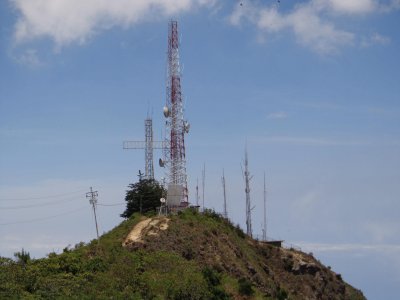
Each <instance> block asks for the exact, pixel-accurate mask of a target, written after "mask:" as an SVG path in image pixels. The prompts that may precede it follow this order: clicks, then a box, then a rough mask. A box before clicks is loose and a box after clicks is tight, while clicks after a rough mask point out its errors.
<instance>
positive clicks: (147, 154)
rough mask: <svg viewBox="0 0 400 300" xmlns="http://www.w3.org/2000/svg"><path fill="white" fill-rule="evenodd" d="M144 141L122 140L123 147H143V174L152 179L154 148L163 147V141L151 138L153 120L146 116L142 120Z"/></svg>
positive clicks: (127, 148)
mask: <svg viewBox="0 0 400 300" xmlns="http://www.w3.org/2000/svg"><path fill="white" fill-rule="evenodd" d="M144 133H145V140H144V141H124V142H123V146H122V147H123V149H126V150H129V149H144V176H145V178H146V179H154V162H153V152H154V149H161V150H163V149H165V147H166V145H165V141H154V140H153V120H152V119H151V118H150V117H147V118H146V119H145V120H144Z"/></svg>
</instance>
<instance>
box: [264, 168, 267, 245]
mask: <svg viewBox="0 0 400 300" xmlns="http://www.w3.org/2000/svg"><path fill="white" fill-rule="evenodd" d="M263 240H264V241H266V240H267V188H266V185H265V172H264V229H263Z"/></svg>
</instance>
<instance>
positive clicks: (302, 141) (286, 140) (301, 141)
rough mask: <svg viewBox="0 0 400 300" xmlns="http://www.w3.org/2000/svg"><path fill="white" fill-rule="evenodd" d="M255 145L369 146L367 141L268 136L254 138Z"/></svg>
mask: <svg viewBox="0 0 400 300" xmlns="http://www.w3.org/2000/svg"><path fill="white" fill-rule="evenodd" d="M252 142H254V143H268V144H293V145H298V146H365V145H369V144H370V143H369V142H366V141H355V140H339V139H329V138H323V137H305V136H267V137H256V138H252Z"/></svg>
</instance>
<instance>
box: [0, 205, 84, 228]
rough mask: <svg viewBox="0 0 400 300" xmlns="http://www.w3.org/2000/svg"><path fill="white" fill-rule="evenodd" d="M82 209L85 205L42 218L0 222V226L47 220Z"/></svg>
mask: <svg viewBox="0 0 400 300" xmlns="http://www.w3.org/2000/svg"><path fill="white" fill-rule="evenodd" d="M83 209H86V206H85V207H81V208H78V209H75V210H71V211H67V212H65V213H62V214H57V215H53V216H48V217H44V218H37V219H32V220H26V221H19V222H9V223H0V226H5V225H14V224H25V223H36V222H41V221H45V220H48V219H53V218H57V217H61V216H65V215H69V214H72V213H75V212H78V211H80V210H83Z"/></svg>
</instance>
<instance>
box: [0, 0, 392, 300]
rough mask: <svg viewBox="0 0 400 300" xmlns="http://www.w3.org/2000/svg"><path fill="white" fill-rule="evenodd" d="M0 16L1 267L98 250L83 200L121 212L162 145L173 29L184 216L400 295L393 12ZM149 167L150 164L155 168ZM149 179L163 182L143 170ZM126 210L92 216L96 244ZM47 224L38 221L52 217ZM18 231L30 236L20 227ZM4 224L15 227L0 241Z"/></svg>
mask: <svg viewBox="0 0 400 300" xmlns="http://www.w3.org/2000/svg"><path fill="white" fill-rule="evenodd" d="M239 3H240V2H239V1H222V0H165V1H162V0H152V1H149V0H146V1H145V0H137V1H133V0H119V1H105V0H86V1H85V2H83V1H77V0H73V1H72V0H58V1H50V0H49V1H39V0H29V1H27V0H13V1H2V2H1V3H0V68H1V69H0V141H1V148H0V237H1V239H0V255H3V256H12V254H13V253H14V252H15V251H18V250H20V249H21V248H22V247H24V248H25V249H26V250H28V251H29V252H30V253H31V254H32V255H33V256H35V257H42V256H45V255H46V253H49V252H50V251H53V250H54V251H62V249H63V248H64V247H65V246H67V245H68V244H71V245H74V244H75V243H78V242H80V241H89V240H90V239H92V238H94V237H95V228H94V224H93V217H92V212H91V210H90V206H89V203H88V201H87V199H86V198H85V192H87V191H88V190H89V187H90V186H93V188H94V189H96V190H98V191H99V203H103V204H118V203H122V202H123V198H124V193H125V190H126V187H127V185H128V184H129V183H131V182H133V181H135V180H136V179H137V177H136V174H137V173H138V170H139V169H141V170H143V168H144V153H143V152H142V151H124V150H122V141H123V140H142V139H143V138H144V118H145V117H146V115H147V113H148V112H150V113H151V112H152V113H153V122H154V134H155V136H157V137H160V133H161V131H162V129H163V127H162V126H163V116H162V107H163V105H164V103H165V71H166V50H167V49H166V46H167V24H168V20H170V19H171V18H176V19H177V20H178V21H179V26H180V33H181V34H182V39H181V63H182V65H183V79H182V80H183V93H184V98H185V103H186V112H185V114H186V117H187V119H188V120H189V121H190V123H191V125H192V126H191V132H190V134H189V135H188V136H187V139H186V148H187V158H188V162H187V167H188V176H189V185H190V197H191V199H192V201H195V200H194V195H195V185H196V179H197V178H199V179H200V178H201V169H202V165H203V163H205V164H206V190H205V204H206V206H207V207H211V208H214V209H216V210H217V211H221V210H222V187H221V175H222V169H223V168H224V169H225V175H226V182H227V194H228V213H229V216H230V217H231V218H232V220H233V221H234V222H235V223H239V224H241V225H242V226H244V223H245V214H244V210H245V195H244V182H243V178H242V175H241V167H240V164H241V163H242V161H243V157H244V147H245V143H246V141H247V145H248V152H249V160H250V171H251V173H252V174H253V175H254V178H253V180H252V182H251V189H252V190H251V198H252V201H253V204H254V205H255V209H254V210H253V229H254V232H255V234H261V223H262V217H263V216H262V197H263V191H262V188H263V173H264V171H265V172H266V176H267V187H268V229H267V231H268V232H267V234H268V236H270V237H274V238H280V239H284V240H285V241H286V242H287V243H288V244H294V245H297V246H300V247H301V248H302V249H303V250H304V251H307V252H313V253H314V254H315V256H316V257H317V258H319V259H320V260H321V261H322V262H323V263H325V264H327V265H331V266H332V268H333V270H335V271H336V272H338V273H341V274H342V275H343V278H344V279H345V280H347V281H349V282H350V283H351V284H353V285H355V286H356V287H358V288H360V289H362V290H363V291H364V292H365V294H366V296H367V297H368V299H382V295H385V299H396V296H397V287H398V286H399V284H400V272H399V270H400V260H399V257H400V238H399V237H400V218H399V211H400V203H399V201H398V197H399V196H398V195H399V194H400V184H399V179H400V157H399V151H400V104H399V100H400V99H399V95H400V84H399V78H400V59H399V54H398V53H400V35H399V28H400V18H399V17H400V14H399V10H400V2H399V1H398V0H393V1H391V0H387V1H384V0H382V1H378V0H354V1H344V0H307V1H297V2H296V4H293V1H285V0H281V1H280V4H278V3H277V2H276V1H272V0H265V1H250V0H247V1H242V4H243V5H240V4H239ZM160 155H161V153H158V154H156V158H158V157H159V156H160ZM155 172H156V176H157V178H160V177H161V176H163V171H162V170H160V169H159V168H158V167H156V170H155ZM123 208H124V206H123V205H119V206H118V205H117V206H99V223H100V224H99V226H100V231H101V232H104V231H108V230H110V229H111V228H113V227H114V226H115V225H117V224H118V223H119V222H120V221H121V219H120V218H119V214H120V213H121V212H122V211H123ZM49 217H51V218H49ZM22 222H26V223H22ZM11 223H14V224H11Z"/></svg>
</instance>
